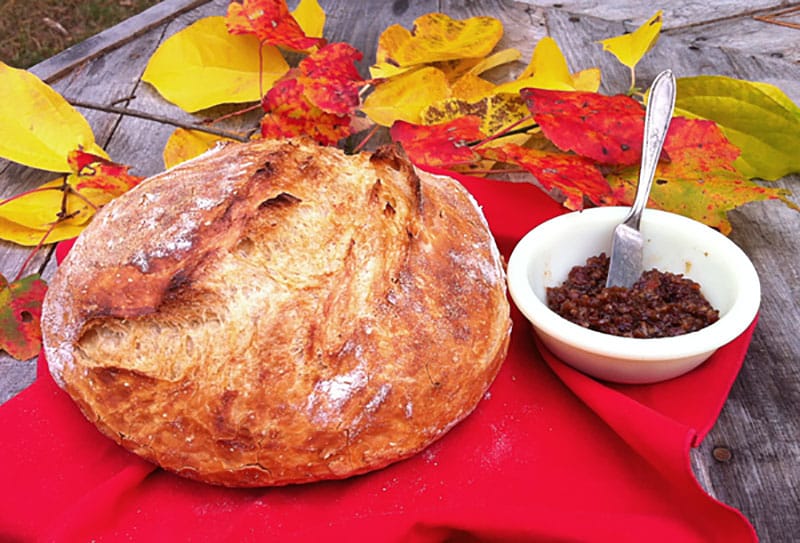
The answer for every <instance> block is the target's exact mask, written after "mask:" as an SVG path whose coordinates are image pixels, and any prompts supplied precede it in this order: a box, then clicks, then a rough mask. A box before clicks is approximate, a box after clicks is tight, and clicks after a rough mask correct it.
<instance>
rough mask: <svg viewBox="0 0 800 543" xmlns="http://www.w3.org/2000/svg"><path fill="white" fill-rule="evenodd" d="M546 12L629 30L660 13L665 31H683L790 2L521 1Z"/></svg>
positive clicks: (684, 0) (763, 10)
mask: <svg viewBox="0 0 800 543" xmlns="http://www.w3.org/2000/svg"><path fill="white" fill-rule="evenodd" d="M520 1H522V2H525V3H527V4H533V5H536V6H539V7H542V8H556V9H559V10H562V11H564V12H568V13H572V14H575V15H588V16H591V17H595V18H597V19H603V20H606V21H614V22H620V23H624V27H625V29H626V30H628V31H631V30H634V29H635V28H636V27H637V26H639V25H640V24H642V23H643V22H645V21H646V20H648V19H649V18H650V17H652V16H653V15H654V14H655V13H656V11H658V10H662V11H663V13H664V17H663V19H664V23H663V27H662V28H663V30H665V31H668V30H671V29H675V28H683V27H686V26H693V25H697V24H706V23H712V22H721V21H730V20H734V19H737V18H741V17H749V16H750V15H751V14H752V13H764V12H769V11H771V10H774V9H785V8H786V7H787V3H786V2H781V1H780V0H749V1H748V2H742V1H741V0H709V1H706V2H693V1H687V0H677V1H672V2H662V3H660V4H659V3H651V2H641V1H636V0H618V1H615V2H608V1H606V0H520Z"/></svg>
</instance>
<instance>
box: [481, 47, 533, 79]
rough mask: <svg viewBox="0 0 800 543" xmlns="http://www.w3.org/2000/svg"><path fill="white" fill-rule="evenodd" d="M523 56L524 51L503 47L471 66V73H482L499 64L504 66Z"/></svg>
mask: <svg viewBox="0 0 800 543" xmlns="http://www.w3.org/2000/svg"><path fill="white" fill-rule="evenodd" d="M521 57H522V53H520V52H519V50H518V49H514V48H508V49H503V50H501V51H497V52H496V53H492V54H491V55H489V56H488V57H486V58H484V59H483V60H481V61H480V62H478V63H477V64H475V66H473V67H472V68H470V70H469V73H471V74H474V75H479V74H482V73H483V72H487V71H489V70H491V69H492V68H497V67H498V66H502V65H503V64H508V63H509V62H515V61H517V60H519V59H520V58H521Z"/></svg>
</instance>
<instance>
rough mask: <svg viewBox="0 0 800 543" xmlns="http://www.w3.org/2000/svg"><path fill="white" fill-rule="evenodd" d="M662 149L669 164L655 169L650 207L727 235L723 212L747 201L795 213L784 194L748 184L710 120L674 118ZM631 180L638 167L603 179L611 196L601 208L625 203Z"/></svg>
mask: <svg viewBox="0 0 800 543" xmlns="http://www.w3.org/2000/svg"><path fill="white" fill-rule="evenodd" d="M664 148H665V150H666V151H668V152H669V156H670V161H669V162H661V163H659V165H658V167H657V169H656V177H655V182H654V183H653V188H652V190H651V193H650V202H651V204H652V205H653V206H654V207H658V208H661V209H666V210H669V211H672V212H674V213H680V214H682V215H686V216H688V217H691V218H693V219H696V220H698V221H700V222H703V223H705V224H707V225H709V226H712V227H714V228H717V229H719V230H720V232H722V233H723V234H729V233H730V231H731V224H730V222H729V221H728V217H727V214H728V211H731V210H732V209H735V208H737V207H739V206H741V205H744V204H746V203H748V202H755V201H763V200H780V201H782V202H783V203H785V204H786V205H787V206H789V207H791V208H792V209H796V210H797V209H798V206H797V205H796V204H794V203H792V202H791V201H790V200H789V199H788V198H787V196H788V191H786V190H784V189H779V188H770V187H764V186H762V185H759V184H757V183H755V182H753V181H749V180H748V179H746V178H745V176H743V175H742V174H741V173H740V172H739V171H737V170H736V168H735V167H734V161H735V160H736V158H737V157H738V155H739V149H738V148H737V147H736V146H735V145H733V144H732V143H731V142H729V141H728V140H727V138H726V137H725V135H724V134H723V133H722V130H720V128H719V127H718V126H717V125H716V124H715V123H713V122H711V121H706V120H701V119H684V118H682V117H675V118H674V119H673V120H672V124H671V126H670V131H669V134H668V135H667V140H666V141H665V142H664ZM637 177H638V168H628V169H627V170H625V171H623V172H620V173H616V174H611V175H609V176H608V180H609V183H610V185H611V187H612V195H610V196H609V197H608V198H606V203H609V204H621V205H627V204H629V203H630V202H631V201H632V199H633V195H634V192H635V184H636V179H637Z"/></svg>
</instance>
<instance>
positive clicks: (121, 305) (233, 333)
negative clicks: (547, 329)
mask: <svg viewBox="0 0 800 543" xmlns="http://www.w3.org/2000/svg"><path fill="white" fill-rule="evenodd" d="M42 330H43V335H44V345H45V353H46V355H47V359H48V362H49V367H50V372H51V373H52V375H53V377H54V378H55V380H56V381H57V382H58V384H59V385H60V386H61V387H62V388H64V390H66V391H67V392H68V393H69V394H70V396H72V398H73V399H74V400H75V402H76V403H77V404H78V406H79V407H80V409H81V410H82V411H83V413H84V415H85V416H86V417H87V418H88V419H89V420H90V421H91V422H93V423H94V424H95V425H96V426H97V427H98V428H99V429H100V431H102V432H103V433H104V434H106V435H107V436H109V437H110V438H112V439H114V440H115V441H117V442H118V443H119V444H121V445H122V446H124V447H126V448H127V449H129V450H131V451H133V452H134V453H136V454H138V455H140V456H142V457H144V458H146V459H148V460H150V461H152V462H155V463H157V464H158V465H160V466H162V467H163V468H165V469H167V470H171V471H174V472H176V473H178V474H180V475H183V476H186V477H190V478H193V479H198V480H201V481H206V482H209V483H215V484H222V485H228V486H268V485H283V484H288V483H301V482H310V481H317V480H321V479H334V478H343V477H348V476H351V475H355V474H358V473H363V472H366V471H369V470H373V469H377V468H380V467H383V466H386V465H387V464H389V463H392V462H395V461H397V460H400V459H403V458H406V457H408V456H410V455H412V454H414V453H416V452H418V451H420V450H422V449H423V448H425V447H426V446H427V445H429V444H430V443H431V442H433V441H434V440H436V439H437V438H439V437H441V436H442V435H443V434H444V433H445V432H447V431H448V430H449V429H450V428H451V427H452V426H453V425H454V424H456V423H457V422H458V421H460V420H461V419H463V418H464V417H465V416H467V415H468V414H469V413H470V412H471V411H472V410H473V409H474V408H475V407H476V405H477V404H478V402H479V401H480V399H481V397H482V396H483V395H484V393H485V391H486V390H487V388H488V387H489V385H490V384H491V382H492V380H493V379H494V377H495V376H496V374H497V372H498V370H499V367H500V365H501V363H502V361H503V359H504V357H505V354H506V350H507V348H508V341H509V334H510V330H511V321H510V317H509V305H508V301H507V298H506V291H505V278H504V272H503V268H502V262H501V257H500V256H499V253H498V251H497V248H496V246H495V242H494V239H493V238H492V235H491V234H490V232H489V229H488V226H487V224H486V222H485V220H484V218H483V215H482V213H481V211H480V210H479V208H478V207H477V205H476V203H475V202H474V200H473V199H472V198H471V196H470V195H469V194H468V193H467V191H466V190H465V189H464V188H463V186H462V185H461V184H459V183H458V182H456V181H454V180H453V179H450V178H447V177H441V176H433V175H429V174H426V173H423V172H418V171H416V170H415V169H414V168H413V167H412V166H411V165H410V164H409V163H408V162H407V161H406V160H405V159H404V158H403V157H401V156H400V155H398V154H397V153H396V152H395V151H394V150H393V149H392V148H386V149H382V150H380V151H378V152H376V153H375V154H371V155H370V154H359V155H354V156H348V155H345V154H344V153H342V152H341V151H338V150H336V149H332V148H328V147H319V146H317V145H315V144H314V143H312V142H309V141H305V140H295V141H288V142H286V141H284V142H274V141H257V142H253V143H248V144H229V145H226V146H222V147H220V148H217V149H215V150H213V151H210V152H208V153H206V154H204V155H203V156H201V157H199V158H197V159H194V160H192V161H189V162H187V163H184V164H182V165H180V166H177V167H175V168H173V169H170V170H168V171H166V172H164V173H162V174H159V175H156V176H154V177H151V178H149V179H147V180H145V181H144V182H142V183H141V184H140V185H139V186H137V187H136V188H134V189H133V190H131V191H130V192H128V193H126V194H125V195H123V196H121V197H120V198H118V199H117V200H115V201H113V202H112V203H110V204H109V205H108V206H106V207H105V208H104V209H102V210H101V211H100V212H99V213H98V214H97V216H96V218H95V220H94V221H93V222H92V224H91V225H90V226H89V227H88V228H87V229H86V230H85V231H84V233H83V234H82V235H81V236H80V237H79V239H78V240H77V242H76V244H75V246H74V247H73V249H72V251H71V252H70V253H69V255H68V256H67V258H66V259H65V260H64V262H63V263H62V264H61V266H60V267H59V269H58V271H57V273H56V276H55V278H54V280H53V281H52V284H51V286H50V289H49V291H48V294H47V297H46V299H45V302H44V309H43V317H42Z"/></svg>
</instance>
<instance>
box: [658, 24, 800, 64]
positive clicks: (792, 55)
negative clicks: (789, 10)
mask: <svg viewBox="0 0 800 543" xmlns="http://www.w3.org/2000/svg"><path fill="white" fill-rule="evenodd" d="M796 19H797V23H798V24H800V13H798V16H797V17H796ZM675 32H678V33H679V36H680V38H681V39H682V40H684V41H689V42H692V43H694V44H695V45H699V44H702V45H703V46H705V47H722V48H725V49H733V50H735V51H738V52H741V53H747V54H751V55H766V56H770V57H772V58H775V59H783V60H786V61H789V62H794V63H797V62H800V29H798V28H788V27H785V26H779V25H775V24H770V23H766V22H763V21H759V20H756V19H754V18H753V17H752V16H746V17H740V18H737V19H733V20H724V21H718V22H712V23H708V24H703V25H698V26H692V27H690V28H680V29H675V30H673V31H668V32H667V35H672V33H675Z"/></svg>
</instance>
